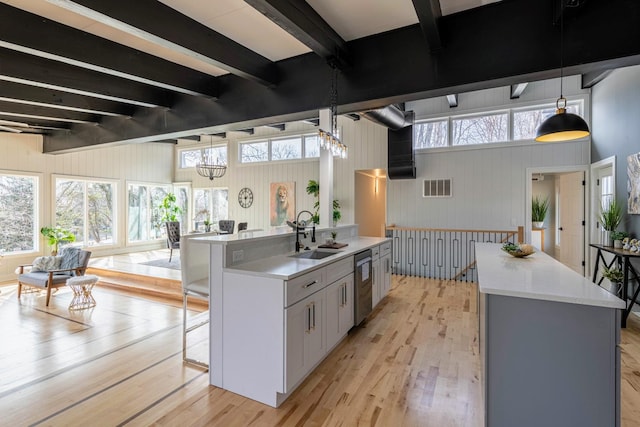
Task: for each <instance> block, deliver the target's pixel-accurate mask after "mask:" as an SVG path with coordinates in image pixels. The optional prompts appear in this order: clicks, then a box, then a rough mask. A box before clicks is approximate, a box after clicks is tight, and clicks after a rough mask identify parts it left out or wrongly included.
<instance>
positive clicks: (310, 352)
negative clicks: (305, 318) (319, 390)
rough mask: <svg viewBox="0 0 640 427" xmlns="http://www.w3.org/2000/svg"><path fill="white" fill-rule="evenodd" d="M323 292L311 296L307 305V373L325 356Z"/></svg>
mask: <svg viewBox="0 0 640 427" xmlns="http://www.w3.org/2000/svg"><path fill="white" fill-rule="evenodd" d="M325 294H326V293H325V291H324V290H323V291H321V292H318V293H315V294H313V295H312V298H311V302H310V304H309V309H310V318H311V323H310V324H311V328H310V330H309V333H308V334H307V336H306V341H305V348H304V352H305V363H306V367H307V372H308V371H309V370H311V368H313V366H314V365H315V364H316V363H318V362H319V361H320V360H322V359H323V358H324V356H325V354H327V340H326V338H325V333H324V320H325V315H324V310H325V307H324V304H325V298H324V296H325Z"/></svg>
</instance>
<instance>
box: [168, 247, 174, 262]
mask: <svg viewBox="0 0 640 427" xmlns="http://www.w3.org/2000/svg"><path fill="white" fill-rule="evenodd" d="M172 256H173V248H169V262H171V257H172Z"/></svg>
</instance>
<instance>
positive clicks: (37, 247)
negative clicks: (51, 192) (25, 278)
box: [0, 169, 46, 258]
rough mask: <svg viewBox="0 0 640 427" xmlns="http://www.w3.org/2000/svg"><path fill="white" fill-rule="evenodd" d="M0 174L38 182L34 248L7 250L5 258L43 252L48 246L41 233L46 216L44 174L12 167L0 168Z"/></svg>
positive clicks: (35, 202)
mask: <svg viewBox="0 0 640 427" xmlns="http://www.w3.org/2000/svg"><path fill="white" fill-rule="evenodd" d="M0 174H2V175H11V176H24V177H28V178H35V181H36V184H35V187H36V188H35V192H36V197H35V199H34V204H35V206H34V209H35V213H34V220H33V239H34V243H33V250H31V251H18V252H5V253H3V256H4V257H5V258H10V257H21V256H25V255H31V254H42V253H43V251H44V248H45V247H46V245H42V238H41V235H40V228H41V224H44V216H45V213H44V209H43V207H44V194H43V193H44V191H41V189H42V188H43V180H44V175H43V174H42V173H38V172H36V173H30V172H24V171H16V170H10V169H0Z"/></svg>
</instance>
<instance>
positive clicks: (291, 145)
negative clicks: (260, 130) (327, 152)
mask: <svg viewBox="0 0 640 427" xmlns="http://www.w3.org/2000/svg"><path fill="white" fill-rule="evenodd" d="M239 147H240V149H239V157H240V163H254V162H269V161H274V162H276V161H281V160H298V159H311V158H317V157H320V144H319V140H318V137H317V135H296V136H289V137H285V138H273V139H266V140H262V141H250V142H241V143H240V144H239Z"/></svg>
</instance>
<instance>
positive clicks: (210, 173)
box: [196, 139, 227, 181]
mask: <svg viewBox="0 0 640 427" xmlns="http://www.w3.org/2000/svg"><path fill="white" fill-rule="evenodd" d="M209 143H210V147H209V150H208V151H207V150H204V151H203V152H202V154H201V156H200V161H199V162H197V163H196V171H197V172H198V175H200V176H203V177H205V178H209V180H210V181H213V179H214V178H221V177H222V176H224V174H225V173H226V172H227V165H224V164H218V163H217V160H218V159H217V157H216V156H215V155H214V152H213V139H212V140H210V141H209Z"/></svg>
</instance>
